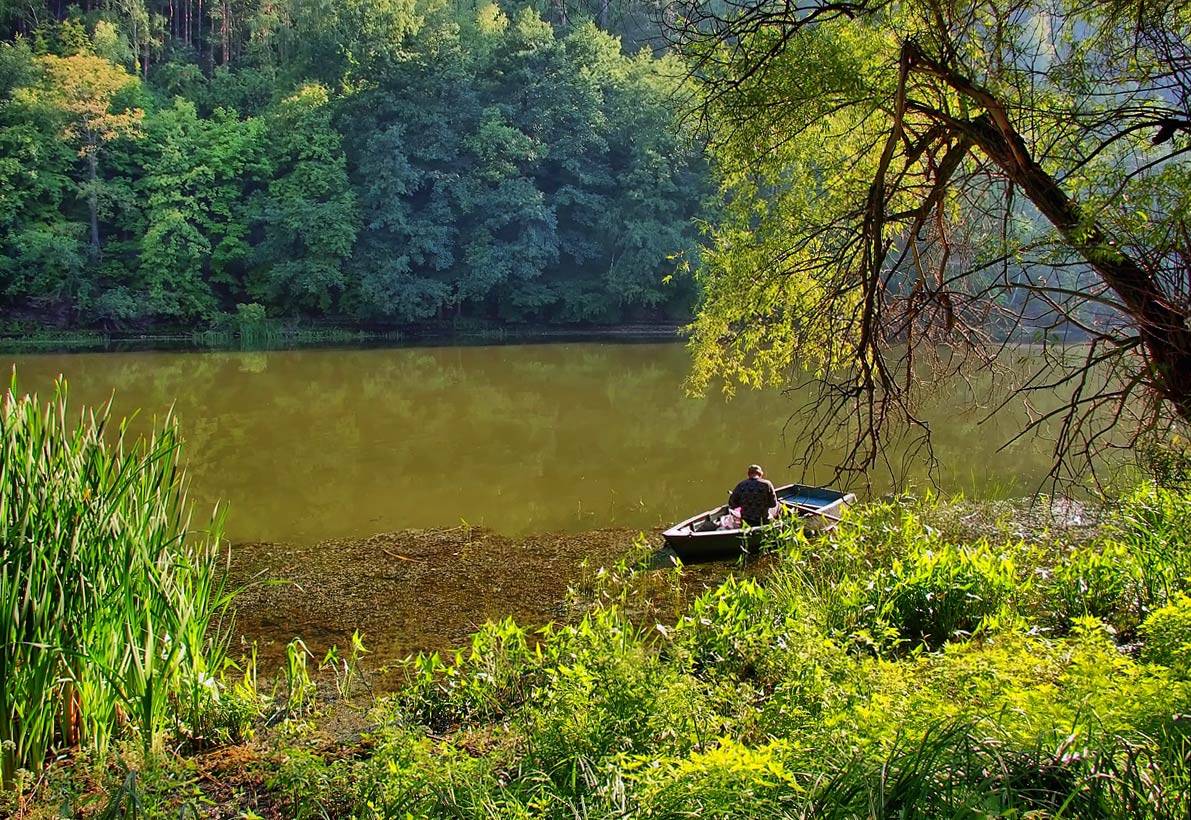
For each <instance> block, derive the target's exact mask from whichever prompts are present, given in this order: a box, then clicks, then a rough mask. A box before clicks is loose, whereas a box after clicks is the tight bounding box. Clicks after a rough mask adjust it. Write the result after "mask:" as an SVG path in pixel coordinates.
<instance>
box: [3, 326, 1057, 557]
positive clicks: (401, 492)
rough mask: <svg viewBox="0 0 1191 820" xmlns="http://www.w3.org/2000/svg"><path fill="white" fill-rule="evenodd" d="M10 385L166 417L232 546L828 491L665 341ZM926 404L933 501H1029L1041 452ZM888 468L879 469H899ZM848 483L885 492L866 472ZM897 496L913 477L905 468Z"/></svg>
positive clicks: (775, 414) (202, 360)
mask: <svg viewBox="0 0 1191 820" xmlns="http://www.w3.org/2000/svg"><path fill="white" fill-rule="evenodd" d="M7 359H8V361H9V362H10V363H15V365H16V367H17V371H18V378H19V382H20V386H21V389H22V390H31V391H37V392H40V393H42V394H43V395H47V394H48V392H49V390H50V388H51V385H52V383H53V379H54V377H55V375H56V374H58V373H62V374H64V375H65V376H66V378H67V380H68V383H69V385H70V394H71V403H72V405H73V406H75V407H76V408H77V407H78V406H79V405H80V404H82V403H97V402H103V401H106V400H107V399H108V398H109V397H110V396H112V395H113V393H114V396H115V402H114V407H115V411H116V413H118V414H121V415H123V414H128V413H132V412H133V411H135V410H136V409H138V408H140V410H141V414H142V415H141V417H140V420H139V424H140V427H141V429H145V428H146V427H147V425H148V423H149V422H150V420H151V418H152V417H153V416H154V415H156V416H161V415H164V414H165V413H166V412H167V411H168V409H169V408H170V407H171V405H172V406H173V408H174V412H175V413H176V415H177V416H178V418H179V420H180V423H181V429H182V433H183V436H184V438H185V440H186V443H185V445H184V451H183V452H184V456H185V458H186V460H187V461H188V463H189V475H190V478H191V481H192V490H191V497H192V498H193V499H194V500H195V502H196V504H197V506H198V509H199V510H200V511H205V510H208V509H210V508H211V506H212V505H213V504H214V503H215V502H216V501H217V500H220V501H222V502H223V503H225V504H226V505H227V506H228V508H229V513H228V519H227V527H226V531H227V534H228V535H229V536H230V537H231V539H232V540H233V541H275V542H285V543H289V544H294V545H310V544H315V543H317V542H319V541H323V540H325V539H331V538H353V537H364V536H367V535H370V534H373V533H378V532H386V531H391V530H398V529H407V528H441V527H453V526H457V525H459V524H461V523H467V524H470V525H479V526H484V527H487V528H490V529H492V530H495V531H496V532H499V533H502V534H505V535H511V536H516V535H524V534H529V533H542V532H552V531H572V532H573V531H585V530H590V529H596V528H605V527H627V528H640V529H646V530H648V529H652V528H657V527H661V526H664V525H666V524H668V523H671V522H673V521H675V520H678V519H681V518H684V517H686V516H688V515H689V514H692V513H694V512H697V511H698V510H700V509H703V508H707V507H710V506H713V505H715V504H718V503H720V502H721V501H722V500H723V499H724V498H725V495H726V493H727V491H728V489H729V488H730V487H732V486H733V485H734V484H735V482H736V481H738V480H739V479H740V478H742V477H743V472H744V468H745V466H746V465H747V464H748V463H750V462H760V463H761V464H762V465H764V466H765V468H766V471H767V476H768V477H769V478H770V479H772V480H773V481H774V482H775V483H777V484H782V483H787V482H790V481H797V480H803V479H805V480H807V481H808V482H821V481H826V480H828V479H829V478H830V476H831V470H830V468H831V467H832V466H833V463H834V460H836V459H838V458H839V457H840V454H841V449H840V448H841V446H842V442H837V446H835V447H830V446H829V447H828V448H827V449H826V451H825V453H824V454H823V458H822V459H821V460H820V461H819V463H818V466H817V468H816V470H814V471H813V472H811V473H810V474H806V475H804V474H803V473H802V472H800V471H798V470H795V469H791V468H790V467H789V465H790V464H791V462H792V460H793V454H794V453H795V451H796V450H798V449H799V448H800V444H799V442H798V440H797V435H796V434H797V432H798V431H801V430H802V429H803V427H804V426H805V423H806V422H805V419H800V418H798V417H793V418H792V417H791V414H792V413H794V412H795V410H796V409H797V408H799V407H800V406H802V405H803V404H804V403H805V401H806V400H807V399H808V398H809V394H808V395H805V396H789V395H783V394H782V393H781V392H779V391H751V390H745V391H742V392H741V393H739V394H738V395H737V396H736V397H735V398H734V399H732V400H730V401H728V400H725V399H724V398H722V397H720V396H718V395H713V396H708V397H705V398H690V397H687V396H686V395H684V392H683V388H682V385H683V379H684V378H685V376H686V372H687V368H688V358H687V353H686V350H685V348H684V347H683V346H682V345H681V344H675V343H621V344H616V343H550V344H525V345H492V346H475V347H406V348H390V349H361V350H343V349H330V350H279V351H267V352H128V353H98V354H97V353H82V354H52V355H42V354H36V355H34V354H30V355H24V354H17V355H12V354H10V355H9V356H8V357H7ZM956 401H957V400H954V399H953V397H946V396H944V397H941V399H940V403H939V406H937V407H936V408H934V411H933V412H932V413H931V414H930V415H931V417H932V420H933V426H934V429H935V436H936V449H937V453H938V456H939V459H940V462H941V465H942V468H941V471H940V473H939V476H938V479H939V486H940V487H941V489H942V490H943V491H945V492H961V491H962V492H964V493H966V494H968V495H971V496H977V497H1002V496H1014V495H1024V494H1028V493H1030V492H1033V491H1034V490H1036V489H1037V488H1038V486H1039V484H1040V483H1041V482H1042V480H1043V477H1044V475H1045V473H1046V470H1047V468H1048V466H1049V463H1050V461H1049V447H1048V446H1047V445H1046V444H1045V443H1038V442H1036V441H1032V440H1030V441H1025V442H1022V443H1020V444H1018V445H1014V446H1013V447H1011V448H1009V449H1007V450H1004V451H998V447H1000V445H1002V444H1003V443H1004V442H1005V441H1007V440H1008V439H1009V438H1010V437H1011V434H1012V432H1013V431H1014V430H1015V429H1016V428H1017V426H1018V425H1019V424H1020V423H1021V418H1020V416H1014V415H1012V414H1011V413H1007V414H1005V415H1004V416H1003V417H1000V418H998V419H996V420H994V421H993V422H989V423H985V424H979V421H980V419H981V418H982V415H981V414H978V413H976V412H973V411H968V410H963V409H961V408H959V407H958V406H957V404H956ZM896 456H897V454H895V457H896ZM871 478H872V481H873V485H872V486H871V487H868V488H864V487H859V488H855V489H857V490H858V491H859V492H860V494H861V495H862V497H863V496H865V495H870V496H871V495H872V494H874V493H881V492H885V491H888V490H890V489H893V487H892V483H891V481H890V479H889V477H888V476H885V475H876V474H875V475H874V476H872V477H871ZM907 480H908V481H909V482H911V483H913V482H918V483H919V484H922V483H924V482H925V471H924V468H923V467H922V466H921V465H915V466H913V467H912V469H911V470H910V472H909V476H908V479H907Z"/></svg>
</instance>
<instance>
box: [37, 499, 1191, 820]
mask: <svg viewBox="0 0 1191 820" xmlns="http://www.w3.org/2000/svg"><path fill="white" fill-rule="evenodd" d="M956 510H957V507H956V506H955V505H938V504H935V503H934V502H929V501H928V502H924V503H922V504H917V503H910V502H906V501H905V500H902V501H899V502H889V503H886V504H876V505H871V506H869V507H867V508H865V509H864V510H863V511H861V512H860V513H859V514H857V515H856V516H855V517H852V518H850V519H848V520H847V521H845V523H844V524H843V525H842V526H841V527H839V528H838V530H837V531H836V532H835V533H834V534H833V535H832V536H831V537H829V538H824V539H820V540H817V541H814V542H807V541H806V540H803V539H801V538H792V539H790V540H789V541H788V542H786V543H784V544H781V545H779V557H778V558H777V559H776V560H775V561H773V563H772V565H771V567H770V569H769V571H768V572H767V573H765V574H763V575H761V576H758V577H750V578H745V577H739V576H735V577H731V578H729V579H728V580H727V581H725V582H724V583H722V584H721V585H719V586H718V587H716V588H715V589H713V590H711V591H708V592H707V593H705V594H703V595H701V596H699V597H698V598H696V599H695V600H693V601H684V600H681V598H680V596H677V593H675V592H674V590H676V589H677V585H676V583H675V580H676V578H677V576H678V574H680V573H681V572H682V570H681V569H680V570H675V571H667V570H653V571H644V570H642V571H633V570H631V569H628V568H625V567H623V566H622V567H621V568H620V569H619V570H616V571H610V572H606V573H602V574H599V575H597V576H596V577H595V578H593V579H589V583H588V584H587V589H586V591H585V594H584V595H582V596H580V598H579V599H577V600H576V601H575V602H574V607H573V608H572V612H573V613H574V617H573V618H572V619H571V620H570V621H569V622H567V623H565V624H562V625H556V626H554V627H551V628H548V629H546V630H544V631H543V632H540V633H531V632H528V631H527V630H524V629H522V628H521V627H519V626H518V625H516V624H515V623H513V622H512V621H507V620H506V621H503V622H500V623H493V624H489V625H487V626H485V627H484V628H483V629H481V630H480V631H479V632H478V633H476V634H475V635H474V637H473V639H472V642H471V645H470V646H469V647H467V648H465V649H463V650H461V651H459V652H457V653H454V654H453V655H450V656H448V657H443V656H440V655H437V654H435V655H429V656H421V657H418V658H416V659H412V660H410V661H409V662H408V664H407V667H406V669H405V672H406V675H407V677H408V682H407V683H406V685H405V686H403V687H402V688H400V689H399V690H398V691H396V692H394V693H393V694H391V695H388V696H386V697H384V698H382V699H380V700H377V701H376V702H375V703H373V704H372V705H371V706H370V708H369V709H368V711H367V720H366V721H365V723H364V725H363V726H362V730H361V731H359V732H349V733H346V736H347V737H348V740H346V741H343V740H339V741H334V742H332V741H328V740H325V739H320V738H325V736H326V735H325V733H320V732H319V731H318V729H317V727H313V728H312V724H310V720H311V719H310V718H309V717H303V716H301V715H298V714H290V715H287V716H286V720H284V721H283V722H281V723H279V724H278V725H276V726H274V727H273V728H272V729H269V730H267V733H262V734H261V735H258V739H257V741H256V742H255V744H254V745H251V746H248V747H242V748H237V749H224V750H220V751H218V752H214V753H209V754H208V755H207V756H205V757H199V758H193V757H192V758H189V759H184V760H178V761H174V762H173V763H171V764H169V765H168V766H166V767H165V769H164V772H166V773H164V774H163V773H162V772H161V771H158V772H157V774H156V775H153V776H150V775H149V774H142V775H141V777H140V780H139V781H137V782H136V783H134V784H133V785H132V786H131V787H130V786H129V784H128V779H127V775H124V774H123V773H122V772H123V770H122V769H118V768H110V769H108V770H106V771H109V772H110V773H109V774H107V775H103V774H94V773H93V774H92V775H90V777H93V778H94V782H95V783H96V784H101V783H102V782H104V778H105V777H106V778H107V779H108V780H110V781H111V782H112V783H113V786H111V787H110V788H108V790H107V792H106V794H105V795H104V800H102V801H101V800H95V801H92V803H91V804H90V805H91V806H92V807H93V808H92V810H91V812H90V813H92V814H102V813H104V812H106V813H108V814H109V816H115V815H114V812H115V810H116V807H117V806H123V807H124V808H125V809H128V808H129V807H132V808H133V809H134V810H135V811H136V813H137V816H145V817H159V816H160V817H167V816H168V817H177V816H179V812H181V813H182V814H184V815H189V814H190V812H191V810H193V812H194V814H196V815H198V816H212V817H215V816H220V817H256V816H263V817H270V818H271V817H278V818H280V817H287V818H321V817H358V818H406V817H493V818H495V817H512V818H518V817H525V818H528V817H551V818H553V817H557V818H612V817H618V818H620V817H652V818H669V817H675V818H677V817H704V818H715V817H766V818H767V817H775V818H776V817H781V818H786V817H809V818H836V817H839V818H843V817H848V818H853V817H880V818H884V817H899V818H910V817H924V818H925V817H990V816H994V817H1034V818H1048V817H1106V818H1115V817H1121V818H1126V817H1127V818H1168V817H1169V818H1176V817H1178V818H1186V817H1187V816H1188V814H1189V812H1191V774H1189V772H1191V715H1189V714H1188V713H1191V599H1189V598H1188V594H1189V593H1191V551H1189V550H1188V549H1187V545H1188V543H1189V542H1191V537H1189V536H1191V497H1188V496H1187V495H1184V494H1180V493H1176V492H1171V491H1166V490H1158V489H1153V488H1148V487H1147V488H1142V489H1140V490H1138V491H1137V492H1136V493H1135V494H1134V495H1133V496H1131V497H1130V498H1127V499H1125V500H1124V501H1122V502H1121V503H1120V504H1119V505H1118V507H1117V508H1115V509H1113V510H1112V511H1111V513H1110V515H1109V516H1108V517H1107V521H1106V523H1104V524H1102V525H1101V526H1100V527H1099V528H1097V529H1096V530H1095V531H1094V532H1093V531H1092V530H1085V532H1084V535H1085V536H1087V537H1081V538H1078V539H1076V538H1074V537H1073V536H1072V535H1071V534H1070V531H1069V530H1057V529H1056V530H1054V531H1053V532H1048V531H1046V530H1045V528H1032V529H1030V531H1029V532H1025V531H1023V530H1022V529H1021V528H1019V527H1015V526H1013V522H1012V520H1010V519H1003V520H1001V521H995V520H994V521H986V522H985V523H984V524H983V525H982V526H981V527H980V528H979V531H980V533H982V534H978V533H976V532H973V528H972V519H971V516H970V515H968V514H966V513H964V514H957V513H956ZM644 595H648V596H649V597H650V598H651V599H653V600H661V601H667V602H668V603H666V604H665V605H663V606H660V607H653V608H650V607H647V606H643V605H642V596H644ZM668 596H669V597H668ZM48 772H49V774H47V777H46V780H44V781H43V783H42V785H41V787H40V790H39V791H38V792H37V793H36V794H35V797H36V800H35V801H34V802H35V803H37V804H38V805H41V806H46V807H48V806H50V805H60V804H61V802H62V796H63V794H64V793H68V792H69V789H66V787H64V786H63V785H62V783H63V782H66V781H70V778H67V777H64V776H62V775H61V774H59V775H57V778H58V781H57V782H58V786H57V787H54V786H53V782H54V775H53V772H54V767H50V768H49V770H48ZM73 788H74V792H70V793H73V794H77V793H78V792H79V787H78V784H77V779H76V781H75V785H74V787H73ZM95 788H99V786H96V787H95ZM28 795H29V792H26V797H28ZM134 796H135V798H136V802H133V801H132V798H133V797H134ZM121 801H122V802H121ZM84 813H87V812H84ZM46 814H47V816H49V815H50V814H52V812H49V811H46Z"/></svg>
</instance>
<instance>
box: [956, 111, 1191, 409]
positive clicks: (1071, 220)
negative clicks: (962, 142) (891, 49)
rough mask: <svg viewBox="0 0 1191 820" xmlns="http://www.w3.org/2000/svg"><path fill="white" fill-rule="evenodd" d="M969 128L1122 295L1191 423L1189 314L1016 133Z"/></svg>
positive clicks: (1163, 386) (1164, 385) (1165, 385)
mask: <svg viewBox="0 0 1191 820" xmlns="http://www.w3.org/2000/svg"><path fill="white" fill-rule="evenodd" d="M967 128H968V130H969V133H970V134H971V136H972V137H973V139H975V141H976V143H977V144H978V145H979V146H980V148H981V150H983V151H984V153H985V154H987V155H988V157H989V158H990V159H991V160H992V161H993V162H995V163H996V164H997V165H998V166H1000V168H1001V169H1002V170H1003V171H1004V172H1005V173H1006V174H1007V175H1008V176H1009V178H1010V179H1011V180H1013V182H1014V183H1015V184H1016V185H1017V186H1018V187H1019V188H1021V190H1022V191H1024V192H1025V194H1026V196H1027V197H1029V200H1030V202H1032V203H1033V204H1034V207H1036V208H1037V209H1038V210H1039V211H1040V212H1041V213H1042V215H1043V216H1045V217H1046V218H1047V219H1048V220H1049V221H1050V223H1051V224H1052V225H1054V226H1055V227H1056V228H1057V229H1058V230H1059V233H1061V234H1062V235H1063V237H1064V238H1065V239H1066V240H1067V241H1068V242H1069V243H1070V244H1071V247H1073V248H1074V249H1075V250H1076V251H1077V252H1078V253H1079V254H1080V256H1082V257H1083V259H1084V261H1085V262H1087V264H1088V266H1089V267H1091V268H1092V270H1094V271H1095V272H1096V273H1097V274H1098V275H1099V276H1100V278H1101V279H1102V280H1104V282H1105V284H1107V285H1108V286H1109V287H1110V288H1112V289H1113V291H1114V292H1115V293H1116V294H1117V296H1118V297H1120V299H1121V303H1122V304H1123V305H1124V307H1125V310H1126V311H1127V313H1128V314H1129V317H1130V318H1132V319H1133V321H1134V322H1135V323H1136V324H1137V328H1138V331H1139V332H1140V335H1141V340H1142V343H1143V344H1144V346H1145V350H1146V352H1147V354H1148V356H1149V359H1150V362H1151V364H1152V365H1153V371H1154V381H1155V386H1156V387H1157V388H1158V390H1159V392H1161V393H1162V394H1163V396H1164V397H1165V398H1166V399H1167V400H1169V401H1170V402H1171V404H1173V405H1174V406H1175V409H1176V410H1177V411H1178V413H1179V415H1180V416H1181V417H1182V418H1183V419H1184V420H1186V421H1191V328H1188V326H1187V318H1188V317H1187V315H1186V313H1185V312H1184V311H1182V310H1179V308H1178V307H1176V306H1175V305H1172V304H1171V303H1170V300H1169V299H1168V298H1167V295H1166V294H1165V293H1164V292H1163V291H1162V288H1161V286H1160V285H1159V284H1158V282H1156V281H1155V279H1154V277H1153V275H1152V274H1151V273H1150V272H1149V271H1146V270H1145V269H1143V268H1142V267H1141V266H1140V265H1139V264H1137V262H1136V261H1135V260H1133V259H1131V258H1130V257H1128V256H1126V255H1125V254H1124V253H1123V252H1122V251H1121V250H1120V249H1119V248H1117V247H1116V246H1115V245H1113V244H1112V242H1111V241H1110V240H1109V239H1108V237H1107V236H1106V235H1105V234H1104V231H1103V229H1102V228H1101V227H1100V226H1099V225H1097V224H1096V223H1094V222H1093V223H1088V222H1087V221H1085V220H1083V219H1081V214H1080V210H1079V206H1078V205H1077V204H1076V203H1075V202H1072V201H1071V199H1070V198H1069V197H1068V196H1067V194H1066V193H1065V192H1064V191H1063V189H1062V188H1061V187H1059V184H1058V182H1056V181H1055V179H1054V177H1052V176H1051V175H1050V174H1048V173H1047V172H1046V171H1045V170H1043V168H1042V166H1040V165H1039V164H1038V163H1037V162H1035V161H1034V160H1033V159H1032V158H1031V157H1030V155H1029V151H1028V149H1027V148H1026V146H1025V142H1024V141H1023V140H1022V139H1021V137H1020V136H1019V135H1018V134H1017V133H1016V132H1010V133H1009V134H1005V133H1003V131H1002V129H1000V128H998V127H997V126H996V125H995V124H994V122H993V118H992V117H990V116H989V114H987V113H985V114H981V115H980V116H978V117H976V118H975V119H974V120H971V121H970V122H969V123H968V124H967Z"/></svg>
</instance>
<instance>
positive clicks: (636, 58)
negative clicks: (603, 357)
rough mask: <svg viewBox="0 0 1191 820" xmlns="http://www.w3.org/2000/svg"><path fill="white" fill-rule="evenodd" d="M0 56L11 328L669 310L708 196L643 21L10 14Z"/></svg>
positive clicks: (437, 13)
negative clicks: (648, 40) (237, 320)
mask: <svg viewBox="0 0 1191 820" xmlns="http://www.w3.org/2000/svg"><path fill="white" fill-rule="evenodd" d="M630 12H631V13H630ZM622 35H623V38H622ZM0 36H2V37H3V44H0V248H2V253H0V310H2V311H3V315H4V316H5V317H6V324H7V325H9V326H11V327H8V330H9V331H10V332H11V331H12V329H13V328H14V327H16V326H17V325H42V326H52V327H57V328H97V329H103V330H108V331H121V330H123V331H139V330H144V329H147V328H179V329H188V330H193V329H202V328H208V327H215V326H218V325H219V323H220V322H221V321H223V322H226V321H227V320H228V319H229V317H230V318H231V319H233V320H234V318H235V317H237V316H239V317H247V318H248V319H251V320H256V319H259V318H260V317H268V318H270V319H274V318H275V319H287V320H288V319H302V320H311V319H318V320H327V321H332V322H342V323H346V324H349V325H354V326H370V327H372V326H379V327H391V326H405V325H410V324H417V323H421V322H425V321H442V320H448V319H449V320H452V321H456V322H458V321H459V320H460V319H463V320H475V321H496V322H500V323H508V322H529V323H559V324H575V323H582V324H618V323H624V322H658V321H661V322H669V323H675V322H678V321H683V320H685V319H687V318H689V316H690V312H691V307H692V305H693V303H694V301H695V293H696V289H695V286H694V283H693V279H692V277H691V276H690V275H689V273H688V271H689V270H690V267H691V265H690V263H691V261H692V258H693V256H694V252H693V250H692V249H693V248H694V247H695V245H696V243H697V241H698V235H699V234H698V225H699V220H700V217H701V215H702V214H703V211H704V207H705V205H704V203H705V201H706V200H707V199H708V198H709V194H710V193H711V192H712V190H713V189H712V186H711V184H710V176H709V174H708V172H707V169H706V165H705V163H704V160H703V156H702V151H701V149H700V146H699V143H698V140H697V138H696V134H695V133H694V129H693V128H692V127H691V125H690V123H688V122H685V121H684V120H683V119H682V117H681V114H680V112H681V111H682V106H681V101H682V100H683V98H684V95H686V94H687V83H686V81H685V80H684V69H683V67H682V65H681V63H679V62H678V61H677V59H675V58H674V57H672V56H668V55H666V54H665V53H664V50H661V49H658V48H656V47H651V46H649V45H648V44H647V43H646V42H645V40H646V39H647V38H648V18H647V15H646V14H645V11H644V10H642V9H640V8H630V7H628V6H627V5H626V6H624V7H620V6H616V7H613V6H611V5H610V4H609V3H608V2H603V3H602V4H600V5H598V6H593V7H591V8H582V7H575V6H574V5H573V4H572V6H570V7H568V6H567V5H566V4H563V3H556V4H554V5H552V6H551V7H549V8H542V9H537V8H535V7H533V6H531V5H524V6H521V5H517V4H515V3H507V4H505V5H504V6H501V5H498V4H496V3H477V4H472V3H458V4H452V3H442V2H435V0H379V1H378V2H373V0H327V1H326V2H313V0H283V2H280V3H276V2H258V1H257V0H216V2H208V3H207V4H204V3H203V2H202V0H110V2H109V1H108V0H104V1H103V2H87V3H86V4H85V5H84V6H82V7H80V6H76V5H66V4H63V3H61V2H47V3H46V4H45V5H41V4H39V3H27V4H21V3H13V2H8V1H7V0H6V1H5V2H0ZM630 52H633V53H630Z"/></svg>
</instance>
